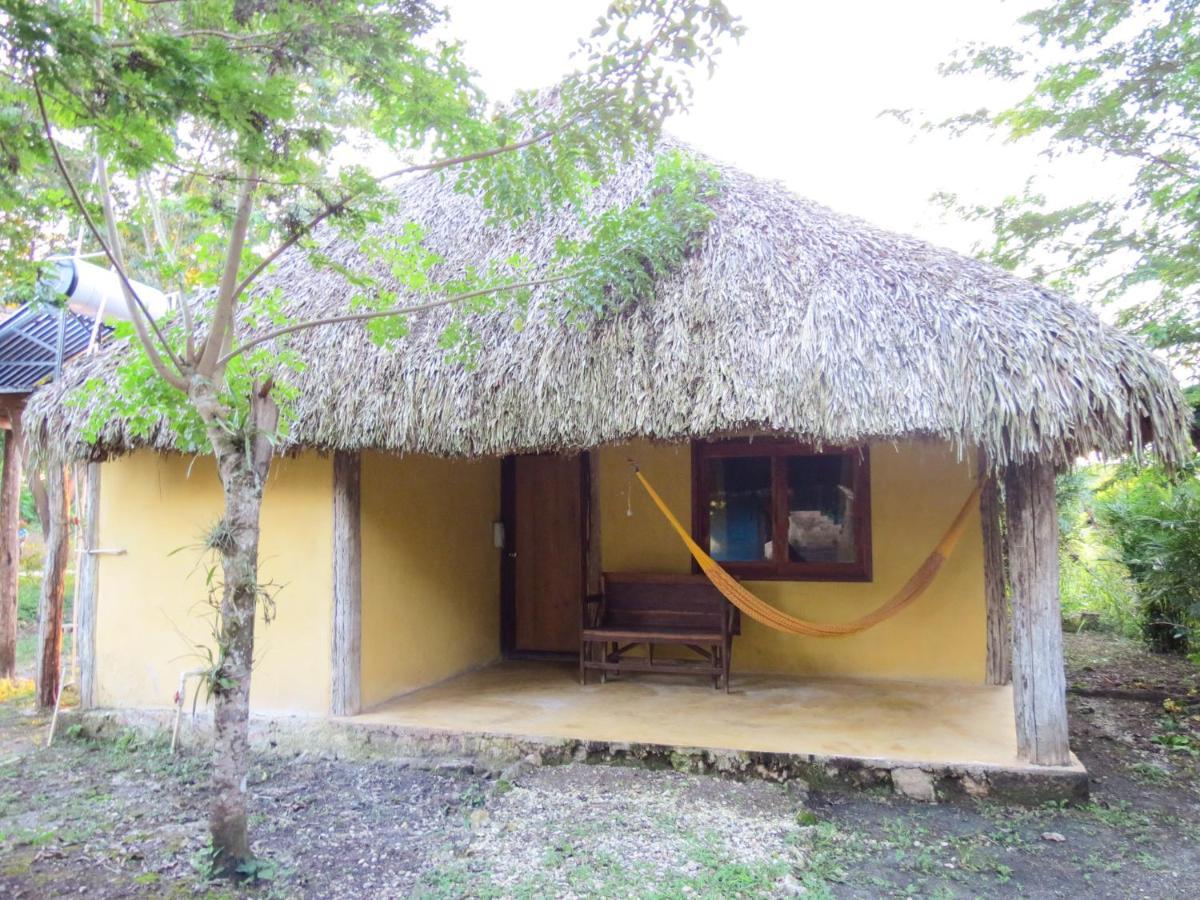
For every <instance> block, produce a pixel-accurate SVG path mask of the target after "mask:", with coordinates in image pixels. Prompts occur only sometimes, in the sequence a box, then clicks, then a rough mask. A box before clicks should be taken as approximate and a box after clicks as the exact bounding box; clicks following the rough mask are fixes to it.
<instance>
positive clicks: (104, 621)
mask: <svg viewBox="0 0 1200 900" xmlns="http://www.w3.org/2000/svg"><path fill="white" fill-rule="evenodd" d="M332 479H333V475H332V470H331V462H330V460H329V459H328V458H321V457H319V456H317V455H316V454H305V455H304V456H301V457H299V458H296V459H282V460H276V461H275V462H274V464H273V465H272V470H271V475H270V478H269V481H268V484H267V488H266V492H265V494H264V504H263V513H262V543H261V568H260V577H261V580H263V581H264V582H267V581H275V582H276V583H277V584H278V585H279V587H280V590H279V591H278V594H277V603H276V615H275V618H274V620H273V621H272V622H271V623H270V624H269V625H265V624H264V623H263V621H262V617H261V615H260V617H259V621H258V624H257V626H256V632H255V647H256V659H255V667H254V674H253V678H252V682H251V696H250V702H251V706H252V707H253V708H254V709H255V710H257V711H261V712H284V713H301V714H312V715H322V714H325V713H327V712H328V711H329V705H330V642H331V627H332V591H333V546H332V522H333V499H332ZM220 512H221V489H220V484H219V482H218V480H217V475H216V470H215V468H214V466H213V463H212V460H211V459H195V460H193V459H192V458H190V457H181V456H174V455H170V456H164V455H159V454H154V453H150V452H139V453H134V454H132V455H131V456H127V457H122V458H120V459H117V460H114V461H112V462H108V463H105V464H104V466H103V468H102V473H101V488H100V533H99V545H100V547H102V548H110V549H111V548H120V549H124V550H126V551H127V552H126V554H125V555H121V556H101V557H100V571H99V594H98V598H97V607H96V656H97V659H96V677H97V682H98V701H99V703H100V704H101V705H103V706H116V707H144V708H153V707H166V706H170V705H171V701H172V698H173V696H174V694H175V690H176V686H177V684H178V680H179V673H180V672H181V671H183V670H185V669H192V668H197V667H199V666H203V665H205V664H206V661H205V660H204V658H203V656H202V655H201V653H200V651H199V650H198V649H197V647H196V645H197V644H202V645H206V646H207V645H211V643H212V642H211V624H212V622H211V611H210V610H209V607H208V606H207V605H206V603H205V598H206V596H207V592H206V590H205V585H204V582H205V562H204V558H203V554H202V553H201V552H200V550H199V549H198V548H197V547H196V545H197V544H199V542H200V539H201V537H200V536H201V535H202V534H203V532H204V531H205V529H206V528H207V527H208V526H209V525H211V524H212V523H213V522H214V521H216V519H217V517H218V516H219V515H220ZM181 548H182V549H181ZM172 551H178V552H175V553H173V552H172ZM191 684H192V685H194V684H195V681H194V680H193V681H192V682H191Z"/></svg>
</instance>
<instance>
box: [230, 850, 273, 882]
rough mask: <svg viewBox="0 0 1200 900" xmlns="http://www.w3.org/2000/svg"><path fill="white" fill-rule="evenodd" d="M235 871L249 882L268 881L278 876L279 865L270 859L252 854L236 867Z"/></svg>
mask: <svg viewBox="0 0 1200 900" xmlns="http://www.w3.org/2000/svg"><path fill="white" fill-rule="evenodd" d="M237 873H238V875H240V876H241V878H242V880H243V881H245V882H247V883H249V884H255V883H257V882H260V881H261V882H269V881H274V880H275V879H276V878H277V877H278V876H279V865H278V864H277V863H276V862H275V861H274V860H272V859H262V858H260V857H257V856H252V857H250V859H247V860H245V861H244V862H243V863H242V864H241V865H239V866H238V867H237Z"/></svg>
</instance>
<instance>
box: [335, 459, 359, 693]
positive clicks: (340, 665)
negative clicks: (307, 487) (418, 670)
mask: <svg viewBox="0 0 1200 900" xmlns="http://www.w3.org/2000/svg"><path fill="white" fill-rule="evenodd" d="M361 477H362V475H361V458H360V456H359V454H358V453H357V452H346V451H339V452H337V453H335V454H334V456H333V698H332V709H333V714H334V715H335V716H352V715H354V714H355V713H357V712H359V711H360V710H361V708H362V691H361V684H360V681H361V678H362V486H361Z"/></svg>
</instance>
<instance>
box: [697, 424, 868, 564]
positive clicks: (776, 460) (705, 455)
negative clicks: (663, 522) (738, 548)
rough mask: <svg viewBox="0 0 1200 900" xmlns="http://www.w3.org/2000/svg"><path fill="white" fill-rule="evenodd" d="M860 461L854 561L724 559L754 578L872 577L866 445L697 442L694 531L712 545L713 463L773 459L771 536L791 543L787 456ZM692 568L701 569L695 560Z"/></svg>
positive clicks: (773, 440) (783, 544)
mask: <svg viewBox="0 0 1200 900" xmlns="http://www.w3.org/2000/svg"><path fill="white" fill-rule="evenodd" d="M845 455H853V456H854V457H856V458H857V459H858V460H859V465H858V466H857V468H856V469H855V472H854V499H855V513H854V548H855V554H856V558H855V560H854V562H845V563H842V562H834V563H830V562H816V563H814V562H800V563H797V562H792V561H791V560H789V559H788V558H787V554H786V553H785V554H782V558H781V559H775V560H771V561H769V562H725V561H722V562H721V566H722V568H724V569H725V570H726V571H728V572H729V573H730V574H731V575H736V576H737V577H739V578H745V579H747V580H749V581H871V580H872V554H871V457H870V451H869V450H868V448H866V447H822V448H820V449H817V448H815V447H813V446H811V445H808V444H802V443H798V442H796V441H789V440H783V439H778V438H763V437H759V438H754V439H753V440H749V439H745V438H742V439H727V440H713V441H695V442H693V444H692V535H693V536H694V538H695V539H696V542H697V543H698V544H699V545H700V546H701V547H703V548H704V549H705V550H706V551H707V550H708V547H709V502H708V497H709V485H708V468H709V467H708V461H709V460H712V459H722V458H729V457H738V456H743V457H747V456H754V457H767V458H769V459H770V460H771V495H772V507H773V510H774V515H773V516H772V526H773V531H772V535H771V540H772V543H773V546H775V547H785V548H786V547H787V471H786V468H785V466H786V460H787V458H788V457H793V456H845ZM693 570H694V571H699V567H698V566H695V565H694V564H693Z"/></svg>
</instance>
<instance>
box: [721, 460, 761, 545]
mask: <svg viewBox="0 0 1200 900" xmlns="http://www.w3.org/2000/svg"><path fill="white" fill-rule="evenodd" d="M708 464H709V467H708V485H709V494H708V503H709V538H708V542H709V549H708V552H709V553H710V554H711V555H712V557H713V559H716V560H719V561H722V562H762V561H764V560H769V559H771V460H770V459H769V458H767V457H757V456H733V457H725V458H723V459H710V460H709V461H708Z"/></svg>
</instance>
